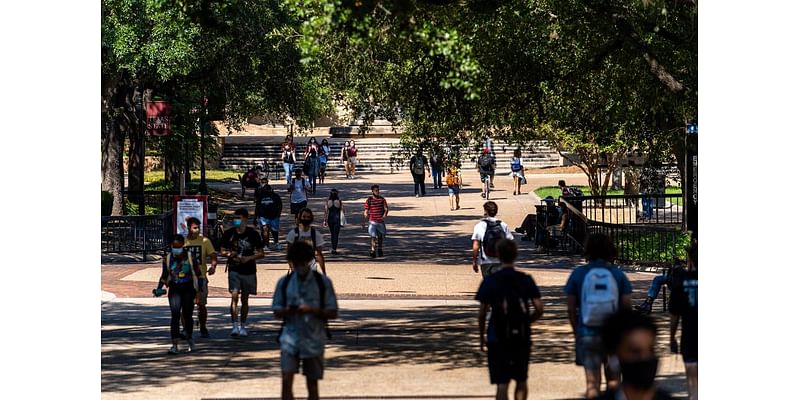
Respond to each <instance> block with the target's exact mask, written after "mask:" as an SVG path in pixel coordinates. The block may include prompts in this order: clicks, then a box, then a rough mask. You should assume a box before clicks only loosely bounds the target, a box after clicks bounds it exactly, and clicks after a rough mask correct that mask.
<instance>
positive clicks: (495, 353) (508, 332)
mask: <svg viewBox="0 0 800 400" xmlns="http://www.w3.org/2000/svg"><path fill="white" fill-rule="evenodd" d="M497 253H498V258H499V260H500V267H498V268H497V271H496V272H495V273H493V274H492V275H489V276H487V277H486V278H485V279H484V280H483V282H481V285H480V287H479V288H478V293H477V294H476V295H475V300H478V301H480V303H481V308H480V312H479V314H478V329H479V333H480V348H481V351H486V350H487V349H488V364H489V382H491V383H492V384H493V385H497V394H496V396H495V398H497V399H503V400H504V399H507V398H508V384H509V382H510V381H511V380H512V379H513V380H514V381H515V382H516V387H515V388H514V399H516V400H523V399H526V398H528V384H527V382H528V364H529V362H530V355H531V323H533V322H535V321H536V320H538V319H539V317H541V316H542V314H543V313H544V304H543V303H542V295H541V294H540V292H539V287H538V286H536V282H534V280H533V278H532V277H531V276H530V275H528V274H526V273H523V272H520V271H517V270H516V269H514V262H515V261H516V259H517V255H518V250H517V245H516V243H514V241H513V240H506V239H501V240H500V241H499V242H497ZM490 311H491V317H490V318H489V329H488V334H486V332H487V330H486V329H485V328H486V315H487V314H489V312H490Z"/></svg>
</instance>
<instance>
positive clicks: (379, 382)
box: [101, 171, 686, 399]
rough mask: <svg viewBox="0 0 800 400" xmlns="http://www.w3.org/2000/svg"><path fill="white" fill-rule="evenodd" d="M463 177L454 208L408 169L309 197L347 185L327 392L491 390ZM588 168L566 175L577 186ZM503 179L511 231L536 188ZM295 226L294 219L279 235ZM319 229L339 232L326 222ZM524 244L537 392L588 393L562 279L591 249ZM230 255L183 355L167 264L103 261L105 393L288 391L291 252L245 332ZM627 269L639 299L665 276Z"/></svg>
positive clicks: (472, 205) (267, 267) (262, 285)
mask: <svg viewBox="0 0 800 400" xmlns="http://www.w3.org/2000/svg"><path fill="white" fill-rule="evenodd" d="M464 175H465V181H466V182H465V183H466V184H467V186H466V187H465V192H463V193H462V203H461V207H462V208H461V210H458V211H450V209H449V205H448V200H447V195H446V189H444V190H437V191H434V190H433V189H430V184H429V189H428V193H429V195H428V196H425V197H421V198H415V197H414V196H413V186H412V184H411V179H410V175H408V174H393V175H374V176H361V177H359V178H358V179H355V180H343V179H338V177H334V179H329V180H328V181H327V182H326V184H325V185H323V186H322V187H321V188H320V189H318V191H317V195H316V196H312V198H311V199H310V201H309V205H310V207H311V208H312V210H314V211H315V215H316V216H317V219H316V221H317V222H319V221H320V220H321V218H322V215H324V214H323V213H322V212H323V207H324V198H325V197H327V196H326V194H327V193H328V190H329V189H330V188H331V187H337V188H338V189H339V191H340V194H341V195H342V197H343V200H344V203H345V207H346V209H347V212H348V215H347V217H348V220H349V222H351V225H349V226H347V227H345V228H344V229H343V231H342V239H341V241H340V251H341V252H342V254H341V255H339V256H333V257H329V256H328V255H329V253H326V257H327V269H328V274H329V276H330V277H331V279H332V280H333V283H334V288H335V290H336V292H337V294H338V297H339V299H340V301H339V306H340V318H339V319H337V320H334V321H331V329H332V331H333V336H334V339H333V341H332V342H331V343H330V344H329V346H328V347H327V350H326V371H325V378H324V380H323V381H321V382H320V392H321V394H322V397H323V398H342V399H357V398H392V399H404V398H407V399H412V398H414V399H419V398H447V399H456V398H463V399H483V398H487V399H488V398H493V396H494V386H492V385H490V383H489V377H488V369H487V366H486V356H485V353H481V352H480V351H479V349H478V338H477V326H476V325H477V313H478V304H477V302H475V301H474V300H472V299H473V297H474V293H475V291H476V290H477V288H478V285H479V284H480V275H479V274H475V273H474V272H473V271H472V268H471V261H470V260H471V259H470V252H469V248H470V246H471V243H470V240H469V237H470V236H471V232H472V227H473V226H474V224H475V223H476V222H477V221H478V220H479V219H480V217H481V216H482V214H483V210H482V204H483V202H484V200H483V199H482V198H481V197H480V195H479V189H478V187H479V183H480V182H479V180H478V178H477V173H474V171H465V172H464ZM473 175H474V176H473ZM573 178H574V179H573ZM578 178H579V177H577V176H574V177H572V178H570V177H567V178H560V179H567V181H568V183H570V184H580V183H581V182H580V181H579V179H578ZM557 179H559V178H556V179H555V180H554V178H553V177H552V176H535V175H532V176H531V177H530V178H529V182H531V181H534V182H541V183H543V184H545V185H555V182H556V181H557ZM373 182H374V183H379V184H381V189H382V194H383V195H384V196H385V197H387V200H388V202H389V207H390V213H389V218H388V219H387V224H388V228H389V237H388V238H387V242H386V257H385V258H384V259H377V260H373V259H370V258H369V257H368V255H367V253H368V247H367V236H366V232H364V231H363V230H362V229H361V227H360V212H361V210H362V209H363V206H362V204H363V201H364V199H365V198H366V196H367V195H368V194H369V186H370V185H371V184H372V183H373ZM532 183H533V182H532ZM495 185H496V186H497V190H496V191H495V192H493V193H494V195H493V196H492V197H493V199H492V200H495V201H496V202H497V203H498V205H499V208H500V213H499V215H498V217H499V218H501V219H502V220H504V221H507V223H508V224H509V226H510V228H511V229H512V230H513V228H514V227H516V226H518V225H519V223H520V221H522V219H523V218H524V217H525V215H527V214H528V213H532V212H533V206H534V204H538V202H535V199H534V198H533V196H530V195H521V196H511V178H509V177H500V176H498V177H496V178H495ZM535 185H536V183H533V184H532V185H529V187H531V188H532V187H535ZM286 208H288V201H287V207H286ZM317 222H315V225H317V226H319V225H318V223H317ZM288 226H289V219H288V217H285V218H284V220H283V222H282V227H281V232H282V234H285V231H286V229H288ZM322 229H323V231H324V232H325V239H326V241H327V240H329V238H328V232H327V229H325V228H322ZM519 243H520V247H521V255H520V263H519V264H520V269H521V270H523V271H525V272H527V273H529V274H531V275H532V276H533V277H534V279H535V280H536V282H537V284H538V285H539V287H540V289H541V291H542V295H543V301H544V303H545V314H544V316H543V318H542V319H541V320H540V321H537V322H536V323H535V324H534V328H533V341H534V347H533V352H532V356H531V365H530V372H529V380H528V383H529V390H530V396H529V398H531V399H566V398H579V397H580V396H581V393H582V392H583V390H584V387H583V386H584V383H583V371H582V369H581V368H579V367H577V366H575V365H574V362H573V361H574V352H573V339H572V335H571V333H570V328H569V323H568V321H567V318H566V300H565V298H564V296H563V294H562V288H563V285H564V283H565V282H566V279H567V276H568V275H569V273H570V271H571V270H572V268H573V267H574V265H575V264H577V263H579V262H580V260H579V259H578V258H576V257H565V256H544V255H541V254H536V253H534V252H533V251H532V249H531V247H532V245H531V243H530V242H519ZM326 248H329V247H327V245H326ZM223 265H224V264H221V265H220V268H219V270H218V271H219V272H217V274H215V275H214V276H212V277H210V286H211V298H210V299H209V327H210V329H211V331H212V337H211V338H208V339H201V338H199V337H197V339H196V340H197V345H198V351H196V352H195V353H192V354H180V355H177V356H168V355H167V353H166V352H167V349H168V348H169V307H168V305H167V301H166V299H165V298H158V299H154V298H151V297H149V296H150V291H151V290H152V288H153V287H154V285H155V281H156V280H157V277H158V275H159V273H160V263H159V262H148V263H128V264H106V265H103V266H102V267H101V271H102V288H101V289H102V290H103V291H104V293H101V295H102V296H101V297H102V301H101V307H102V333H101V334H102V343H101V345H102V378H101V379H102V393H103V397H104V398H110V399H117V398H131V399H133V398H136V399H142V398H156V397H168V398H186V399H197V398H227V399H230V398H249V399H255V398H278V397H279V396H280V368H279V361H278V356H279V352H278V346H277V344H276V343H275V336H276V333H277V330H278V327H279V323H278V322H277V321H276V320H275V319H274V318H273V317H272V315H271V311H270V305H271V303H272V301H271V296H272V292H273V291H274V288H275V283H276V281H277V279H278V278H279V277H280V276H283V275H284V274H285V273H286V265H285V262H284V261H283V259H282V254H281V253H279V252H276V253H268V255H267V257H266V258H265V259H263V260H260V262H259V263H258V286H259V288H258V289H259V293H258V296H256V297H254V298H253V299H252V300H251V312H250V318H249V321H248V324H249V327H250V328H249V331H250V336H249V337H247V338H231V337H229V336H228V333H229V332H230V317H229V314H228V305H229V303H230V302H229V300H228V299H227V298H226V296H227V290H226V288H227V280H226V279H227V277H226V275H225V274H224V273H223V268H222V266H223ZM628 276H629V278H630V279H631V281H632V283H633V286H634V302H638V301H641V299H643V298H644V296H645V292H646V288H647V286H649V283H650V280H651V279H652V278H653V276H654V274H651V273H641V272H639V273H629V274H628ZM656 303H657V304H656V305H655V307H654V309H655V310H657V311H656V312H655V313H654V314H653V316H654V318H655V319H656V321H657V323H658V324H659V329H660V335H659V343H658V352H659V354H660V355H662V356H663V357H662V359H661V365H660V370H659V381H660V382H661V383H662V385H663V386H664V387H666V388H668V389H670V390H672V391H673V393H677V394H681V395H683V396H685V390H686V389H685V383H684V379H683V364H682V362H681V360H680V358H679V356H674V355H669V354H668V320H669V317H668V314H666V313H663V312H660V310H661V304H660V300H657V302H656ZM183 348H184V349H185V346H183ZM178 368H180V369H178ZM294 387H295V394H296V395H297V396H299V397H304V396H305V395H306V392H305V383H304V381H303V379H302V378H301V377H298V378H296V379H295V384H294ZM679 398H680V396H679Z"/></svg>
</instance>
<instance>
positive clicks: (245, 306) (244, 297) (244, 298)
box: [240, 291, 250, 326]
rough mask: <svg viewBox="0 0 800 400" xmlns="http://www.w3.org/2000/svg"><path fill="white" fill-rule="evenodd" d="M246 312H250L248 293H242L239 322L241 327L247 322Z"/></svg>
mask: <svg viewBox="0 0 800 400" xmlns="http://www.w3.org/2000/svg"><path fill="white" fill-rule="evenodd" d="M248 312H250V293H249V292H248V291H242V318H241V320H240V321H241V324H242V326H244V324H245V322H247V313H248Z"/></svg>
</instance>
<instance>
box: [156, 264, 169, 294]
mask: <svg viewBox="0 0 800 400" xmlns="http://www.w3.org/2000/svg"><path fill="white" fill-rule="evenodd" d="M168 279H169V267H168V266H167V258H166V257H164V258H163V259H162V260H161V276H160V277H159V278H158V287H162V286H166V285H167V284H168V283H169V280H168Z"/></svg>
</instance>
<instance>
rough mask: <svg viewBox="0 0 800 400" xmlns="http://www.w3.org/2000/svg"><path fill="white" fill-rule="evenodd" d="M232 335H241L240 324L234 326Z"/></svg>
mask: <svg viewBox="0 0 800 400" xmlns="http://www.w3.org/2000/svg"><path fill="white" fill-rule="evenodd" d="M231 336H233V337H236V336H239V327H238V326H234V327H233V329H231Z"/></svg>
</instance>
